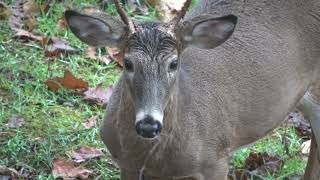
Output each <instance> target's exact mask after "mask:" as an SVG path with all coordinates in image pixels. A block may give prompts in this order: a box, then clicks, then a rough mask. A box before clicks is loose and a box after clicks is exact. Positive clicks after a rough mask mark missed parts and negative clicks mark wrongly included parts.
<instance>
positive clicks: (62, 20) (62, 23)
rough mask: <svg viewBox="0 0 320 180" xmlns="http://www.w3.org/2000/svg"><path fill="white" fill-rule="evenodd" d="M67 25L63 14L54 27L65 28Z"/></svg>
mask: <svg viewBox="0 0 320 180" xmlns="http://www.w3.org/2000/svg"><path fill="white" fill-rule="evenodd" d="M66 27H67V22H66V19H65V18H64V16H62V17H60V19H59V20H58V22H57V25H56V28H57V29H58V30H62V29H65V28H66Z"/></svg>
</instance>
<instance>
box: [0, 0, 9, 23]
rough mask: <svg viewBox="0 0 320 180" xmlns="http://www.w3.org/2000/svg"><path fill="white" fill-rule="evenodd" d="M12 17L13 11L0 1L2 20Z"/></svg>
mask: <svg viewBox="0 0 320 180" xmlns="http://www.w3.org/2000/svg"><path fill="white" fill-rule="evenodd" d="M10 15H11V10H10V8H8V6H7V5H6V4H5V3H4V2H2V1H0V20H7V19H8V18H9V17H10Z"/></svg>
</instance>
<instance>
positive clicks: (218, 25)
mask: <svg viewBox="0 0 320 180" xmlns="http://www.w3.org/2000/svg"><path fill="white" fill-rule="evenodd" d="M236 24H237V17H236V16H234V15H228V16H223V17H219V18H214V17H212V15H201V16H198V17H195V18H194V19H192V20H190V21H186V22H184V23H182V25H181V26H179V27H178V28H177V32H176V34H177V36H178V37H179V39H180V41H182V42H181V43H182V44H183V45H184V47H186V46H188V45H195V46H197V47H199V48H203V49H213V48H215V47H217V46H219V45H221V44H222V43H224V42H225V41H226V40H227V39H229V37H230V36H231V35H232V33H233V32H234V29H235V27H236Z"/></svg>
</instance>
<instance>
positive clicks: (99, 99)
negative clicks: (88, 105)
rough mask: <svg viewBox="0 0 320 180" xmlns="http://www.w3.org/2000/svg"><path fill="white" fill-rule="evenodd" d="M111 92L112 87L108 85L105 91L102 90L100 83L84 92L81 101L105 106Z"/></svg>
mask: <svg viewBox="0 0 320 180" xmlns="http://www.w3.org/2000/svg"><path fill="white" fill-rule="evenodd" d="M112 91H113V87H112V85H110V86H109V87H108V88H107V89H103V87H102V83H100V84H98V85H97V87H95V88H89V89H88V90H87V91H85V92H84V97H83V99H85V100H89V101H92V102H95V103H97V104H99V105H102V106H105V105H106V104H107V103H108V101H109V99H110V97H111V94H112Z"/></svg>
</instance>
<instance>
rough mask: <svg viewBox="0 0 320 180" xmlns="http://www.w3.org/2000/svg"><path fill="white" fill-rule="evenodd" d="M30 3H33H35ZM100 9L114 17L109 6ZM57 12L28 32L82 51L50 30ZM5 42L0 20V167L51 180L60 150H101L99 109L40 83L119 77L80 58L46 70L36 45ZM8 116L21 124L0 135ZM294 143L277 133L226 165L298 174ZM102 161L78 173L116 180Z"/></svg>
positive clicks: (300, 162)
mask: <svg viewBox="0 0 320 180" xmlns="http://www.w3.org/2000/svg"><path fill="white" fill-rule="evenodd" d="M7 2H8V3H11V1H7ZM37 2H38V3H41V1H39V0H38V1H37ZM71 5H72V7H76V8H79V9H80V8H82V7H84V6H87V5H93V6H96V7H98V6H99V4H97V1H95V0H89V1H87V0H73V1H72V3H71ZM103 8H104V10H105V11H107V12H110V13H111V14H115V9H114V7H113V6H108V7H103ZM63 11H64V5H63V3H55V5H54V6H53V7H52V8H51V9H50V10H49V11H48V12H47V13H44V12H41V13H40V17H39V19H38V23H39V24H38V27H37V30H36V31H37V32H38V33H41V34H45V35H46V36H48V37H51V36H54V37H61V38H65V39H66V40H68V41H69V42H70V43H71V45H72V46H73V47H76V48H79V49H84V48H85V47H86V45H84V44H83V43H81V42H80V41H79V40H78V39H77V38H76V37H75V36H74V35H73V34H71V32H70V31H68V30H59V29H57V28H56V24H57V21H58V20H59V18H60V17H61V14H62V12H63ZM148 12H149V13H148V15H147V16H135V19H136V20H139V21H144V20H154V19H156V16H157V12H156V10H155V9H154V8H152V7H149V11H148ZM12 35H13V34H12V32H11V30H10V29H9V27H8V24H7V22H6V21H0V132H6V133H7V134H4V135H1V134H0V165H5V166H8V167H12V168H15V169H17V170H22V171H23V172H24V173H31V174H32V177H33V179H53V177H52V175H51V169H52V162H53V160H54V159H56V158H60V157H64V158H66V159H68V158H69V157H68V156H67V155H66V152H67V151H70V150H74V149H77V148H79V147H81V146H83V145H88V146H92V147H99V148H100V147H104V145H103V143H102V142H101V140H100V137H99V135H98V131H99V128H98V127H99V125H100V123H101V121H102V119H103V114H104V108H102V107H100V106H97V105H93V104H88V103H87V102H84V101H83V100H82V98H81V97H79V96H75V95H73V94H72V93H71V92H70V91H67V90H63V89H61V90H59V91H58V92H56V93H54V92H51V91H49V90H48V89H47V87H46V85H45V84H44V81H45V80H46V79H48V78H50V77H52V76H62V75H63V71H64V69H69V70H70V71H71V72H72V73H73V74H74V75H75V76H77V77H81V78H83V79H85V80H86V81H88V82H89V84H90V86H91V87H92V86H95V85H97V84H98V83H100V82H103V84H104V85H105V86H107V85H110V84H114V83H115V82H116V81H117V80H118V78H119V73H120V71H121V70H120V68H118V67H117V65H116V64H114V63H111V64H109V65H104V64H102V63H100V62H99V61H94V60H90V59H86V58H84V56H83V54H79V55H71V56H68V57H60V58H57V59H54V60H53V61H50V70H48V59H46V58H45V57H44V54H43V50H42V48H41V47H40V46H39V45H38V44H37V43H27V44H25V43H20V42H17V41H14V40H12V38H11V37H12ZM13 115H19V116H22V117H24V119H25V121H26V122H25V124H24V126H22V127H21V128H17V129H9V128H7V126H6V123H7V122H8V120H9V119H10V118H11V117H12V116H13ZM93 115H97V116H98V124H97V126H96V127H94V128H92V129H89V130H87V129H84V128H83V127H82V123H83V122H84V121H85V120H86V119H88V118H90V117H91V116H93ZM284 137H286V138H287V139H288V147H289V152H290V153H289V154H286V152H285V151H284V145H283V144H282V139H283V138H284ZM301 143H302V140H301V138H300V137H298V136H297V135H296V134H295V132H294V130H293V129H292V128H288V129H287V132H285V130H284V128H280V129H278V130H277V131H276V132H275V133H274V134H273V135H272V136H270V137H268V138H265V139H263V140H260V141H258V142H257V143H256V144H255V145H254V146H253V147H250V148H245V149H242V150H239V151H238V152H237V153H236V154H235V155H234V158H233V160H232V164H233V166H234V168H242V166H243V164H244V161H245V159H246V158H247V157H248V155H249V153H250V152H268V153H270V154H275V155H280V156H281V157H283V158H284V161H285V164H284V166H283V168H282V169H281V170H280V171H279V172H276V173H272V174H270V175H269V176H267V177H263V179H275V178H277V179H284V178H287V177H290V176H293V175H301V174H303V171H304V167H305V163H306V162H305V160H304V159H303V158H302V156H301V154H300V150H301ZM109 158H110V157H109V156H108V155H106V156H105V157H103V158H100V159H98V160H90V161H89V162H86V163H84V166H85V167H86V168H88V169H92V170H94V172H95V176H94V177H95V179H110V180H113V179H119V171H118V169H117V168H115V167H113V166H111V165H109V163H107V162H106V161H108V160H109ZM257 179H259V178H257ZM260 179H261V178H260Z"/></svg>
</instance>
